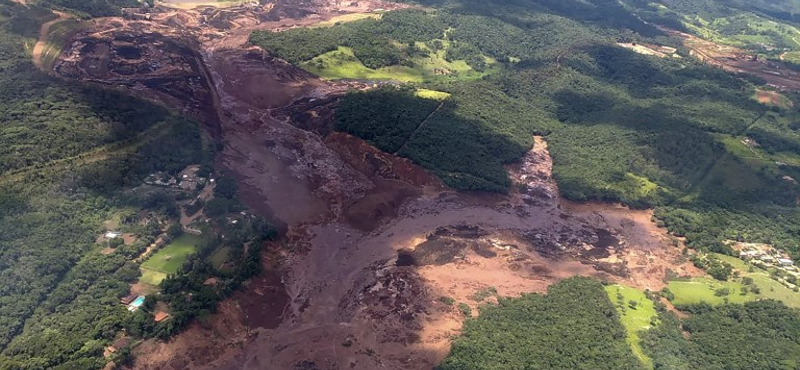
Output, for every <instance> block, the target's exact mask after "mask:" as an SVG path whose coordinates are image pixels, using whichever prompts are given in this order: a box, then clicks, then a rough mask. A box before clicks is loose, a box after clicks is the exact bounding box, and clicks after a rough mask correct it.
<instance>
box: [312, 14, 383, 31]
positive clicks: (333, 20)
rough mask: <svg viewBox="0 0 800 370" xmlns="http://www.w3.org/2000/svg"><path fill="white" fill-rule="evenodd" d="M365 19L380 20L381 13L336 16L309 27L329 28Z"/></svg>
mask: <svg viewBox="0 0 800 370" xmlns="http://www.w3.org/2000/svg"><path fill="white" fill-rule="evenodd" d="M367 18H373V19H380V18H381V13H350V14H342V15H337V16H335V17H333V18H331V19H328V20H327V21H322V22H319V23H317V24H314V25H312V26H311V27H312V28H313V27H331V26H335V25H337V24H339V23H347V22H353V21H357V20H361V19H367Z"/></svg>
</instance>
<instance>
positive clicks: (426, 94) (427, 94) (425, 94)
mask: <svg viewBox="0 0 800 370" xmlns="http://www.w3.org/2000/svg"><path fill="white" fill-rule="evenodd" d="M414 95H416V96H418V97H420V98H423V99H433V100H445V99H447V98H448V97H450V93H446V92H444V91H436V90H428V89H417V91H415V92H414Z"/></svg>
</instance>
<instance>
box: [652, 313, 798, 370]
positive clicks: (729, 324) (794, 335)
mask: <svg viewBox="0 0 800 370" xmlns="http://www.w3.org/2000/svg"><path fill="white" fill-rule="evenodd" d="M680 308H681V310H684V311H686V312H687V313H689V315H688V316H687V317H686V318H682V319H679V318H677V317H675V315H674V314H673V313H671V312H667V311H662V313H661V314H660V315H659V322H660V324H659V325H658V326H656V327H654V328H651V329H650V330H647V331H645V332H643V333H642V344H643V347H644V348H645V351H646V352H647V353H648V355H649V356H650V357H651V358H652V359H653V363H654V365H655V368H656V369H686V370H701V369H702V370H717V369H719V370H722V369H726V370H738V369H741V370H745V369H796V368H797V367H798V366H800V340H798V338H800V313H798V311H797V310H793V309H790V308H787V307H786V306H784V305H783V304H781V303H779V302H775V301H771V300H766V301H758V302H751V303H746V304H744V305H722V306H717V307H712V306H709V305H706V304H701V305H694V306H687V307H680Z"/></svg>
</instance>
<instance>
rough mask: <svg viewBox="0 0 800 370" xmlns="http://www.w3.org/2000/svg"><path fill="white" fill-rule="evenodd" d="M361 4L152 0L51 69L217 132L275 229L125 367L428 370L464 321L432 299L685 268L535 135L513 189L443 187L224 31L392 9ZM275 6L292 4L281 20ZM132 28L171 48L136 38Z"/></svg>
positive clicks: (333, 98) (328, 94)
mask: <svg viewBox="0 0 800 370" xmlns="http://www.w3.org/2000/svg"><path fill="white" fill-rule="evenodd" d="M359 4H360V5H352V3H351V4H349V5H344V7H338V8H337V6H338V5H334V4H328V3H326V2H318V3H317V2H298V3H297V4H295V3H293V2H291V1H286V2H279V3H276V4H274V6H271V7H265V8H264V9H261V10H254V9H253V8H252V7H247V8H242V9H241V10H237V9H238V8H228V9H226V10H225V12H226V17H227V18H226V19H231V22H229V23H226V27H228V25H229V24H234V25H238V26H236V27H234V29H230V30H229V29H222V28H219V27H217V26H214V24H211V23H208V22H205V21H204V20H207V19H214V18H215V14H214V13H213V11H212V10H193V11H185V10H174V9H170V10H165V9H160V10H158V9H157V11H156V12H155V13H154V15H153V16H152V19H151V20H149V21H131V20H127V19H117V18H113V19H107V20H104V21H100V22H98V23H97V24H96V25H95V27H96V29H91V30H87V31H85V32H82V33H80V34H78V35H76V36H75V40H74V42H73V44H72V45H73V46H72V48H68V50H67V51H66V52H65V53H64V54H63V55H62V57H61V60H60V62H58V63H57V64H56V65H57V70H56V72H60V73H61V74H62V76H63V77H69V78H76V79H82V80H87V81H91V82H95V83H106V84H109V85H113V86H122V88H125V89H127V91H130V92H131V93H132V94H138V95H140V96H145V97H148V98H151V99H156V100H159V101H161V102H162V103H164V104H167V105H170V106H173V107H176V108H178V109H181V110H183V111H184V112H187V113H188V114H191V115H193V116H195V117H197V118H198V119H200V120H201V121H202V122H204V124H205V127H206V129H207V130H208V131H209V133H211V135H212V136H214V137H215V138H216V139H218V140H219V141H220V142H221V143H222V148H223V149H222V151H221V153H220V154H219V156H218V165H219V167H220V168H221V169H222V170H223V171H224V172H226V173H227V174H228V175H230V176H234V177H235V178H236V179H237V180H238V181H239V183H240V189H241V197H242V201H243V202H244V203H245V204H246V205H248V206H249V207H251V208H252V209H254V210H256V211H258V212H260V213H262V214H264V215H265V216H267V217H269V218H271V219H272V220H274V221H275V222H276V223H278V224H280V225H281V226H282V228H283V230H284V231H285V238H284V239H283V240H281V241H279V242H277V243H273V244H270V245H269V246H268V248H266V249H267V250H268V253H267V254H266V255H265V258H264V265H265V268H266V270H267V271H268V272H267V273H265V274H264V275H263V276H261V277H259V278H256V279H253V280H252V281H251V282H250V283H249V284H248V285H247V288H246V289H245V290H244V291H242V292H239V293H237V294H235V295H234V296H233V297H232V298H231V299H229V300H228V301H226V302H224V303H223V304H222V305H221V306H220V310H219V311H220V312H219V313H218V314H216V315H214V316H213V317H212V318H211V319H208V320H204V321H203V322H202V323H195V324H193V325H192V326H191V327H190V328H189V329H188V330H187V331H186V332H184V333H182V334H180V335H178V336H177V337H176V338H174V339H173V340H171V341H170V342H169V343H162V342H155V341H149V342H146V343H144V344H142V345H141V346H139V347H137V350H136V354H137V360H136V362H135V364H134V366H133V368H141V369H183V368H193V369H204V368H208V369H211V368H216V369H265V368H270V369H272V368H274V369H309V370H312V369H344V368H354V369H376V368H396V369H430V368H432V367H433V366H434V365H435V364H437V363H438V362H439V361H441V359H442V358H444V356H445V355H446V354H447V352H448V350H449V346H450V341H451V338H452V336H453V335H454V334H458V332H459V330H460V328H461V324H462V322H463V319H464V318H463V316H462V315H461V314H460V313H459V312H457V311H456V309H455V308H454V307H452V306H448V305H446V304H444V303H442V302H441V301H440V300H439V298H440V297H450V298H453V299H454V300H455V301H457V302H464V303H467V304H469V305H471V306H472V307H473V308H477V306H478V305H479V304H483V303H485V302H478V301H476V300H474V299H472V298H471V297H473V296H474V295H475V293H476V292H479V291H485V290H486V289H488V288H490V287H492V288H494V289H493V290H494V291H496V294H498V295H502V296H515V295H519V294H521V293H524V292H542V291H544V290H545V289H546V287H547V286H549V285H550V284H552V283H553V282H555V281H558V280H559V279H563V278H566V277H570V276H574V275H585V276H594V277H597V278H600V279H606V280H611V281H619V282H624V283H627V284H630V285H633V286H636V287H640V288H643V289H644V288H649V289H660V288H661V286H663V282H662V279H663V277H664V276H665V274H666V272H667V270H672V271H674V272H676V273H677V274H679V275H693V274H697V273H698V272H697V271H695V270H693V268H692V267H691V266H690V265H689V264H687V263H686V262H685V261H684V260H682V258H681V256H680V250H679V249H678V248H676V247H673V246H672V245H671V243H670V240H669V237H668V236H667V235H666V234H665V232H664V231H663V230H661V229H658V228H656V227H655V226H654V225H653V223H652V222H651V221H650V217H651V213H650V212H648V211H632V210H629V209H627V208H624V207H620V206H615V205H607V204H573V203H569V202H565V201H563V200H561V199H560V198H559V195H558V187H557V184H556V183H555V181H554V180H553V179H552V177H551V173H552V161H551V159H550V156H549V153H548V150H547V143H546V141H544V140H543V139H542V138H536V140H535V146H534V148H533V149H532V150H531V151H530V152H529V153H528V154H527V155H526V156H525V157H524V158H523V159H522V160H521V161H520V163H519V164H517V165H514V166H510V167H509V168H508V171H509V176H510V178H511V179H512V180H513V182H514V183H515V187H514V191H512V193H511V194H508V195H502V196H501V195H476V194H461V193H458V192H454V191H452V190H449V189H446V188H445V187H443V186H442V185H441V183H440V182H439V181H438V180H437V179H436V178H435V177H433V176H431V175H429V174H428V173H427V172H426V171H425V170H424V169H422V168H419V167H418V166H416V165H414V164H413V163H411V162H409V161H408V160H405V159H403V158H398V157H395V156H393V155H390V154H387V153H382V152H380V151H378V150H377V149H375V148H373V147H371V146H369V145H368V144H367V143H365V142H363V141H361V140H359V139H357V138H354V137H350V136H348V135H344V134H341V133H332V132H331V131H332V130H331V122H332V116H333V114H334V112H335V107H336V102H337V99H338V97H339V96H341V95H342V94H343V93H345V92H346V91H347V90H348V89H350V88H361V87H362V86H360V85H359V84H356V83H346V82H330V81H323V80H320V79H318V78H316V77H314V76H312V75H309V74H308V73H306V72H304V71H302V70H299V69H296V68H294V67H292V66H291V65H289V64H287V63H286V62H284V61H281V60H276V59H273V58H270V57H269V56H266V55H264V54H263V53H261V51H260V50H258V49H254V48H252V47H248V46H247V45H242V44H241V43H234V42H232V41H230V40H231V38H232V39H235V40H239V39H240V38H241V35H243V34H246V33H247V31H248V30H249V28H247V27H250V26H242V25H248V24H252V25H254V26H252V27H262V28H263V27H265V25H267V24H268V23H267V22H265V21H263V20H264V19H279V20H277V21H274V22H275V24H274V26H275V27H278V28H280V27H283V28H287V27H290V26H291V25H292V24H293V22H295V23H296V24H300V25H305V24H309V23H311V19H314V20H324V19H327V18H330V17H331V16H333V15H335V14H341V13H343V12H344V13H346V12H348V11H355V10H353V9H356V8H353V9H350V8H347V7H353V6H358V7H365V6H372V7H374V8H384V9H387V8H389V7H391V6H392V5H390V4H381V3H379V2H375V1H372V2H363V3H361V2H360V3H359ZM292 7H294V8H292ZM334 8H335V9H334ZM270 9H271V10H270ZM275 9H280V12H278V13H276V10H275ZM291 9H294V10H296V11H294V10H293V11H289V10H291ZM358 9H360V8H358ZM358 9H356V10H358ZM209 12H212V13H209ZM259 12H261V13H259ZM289 13H291V14H298V15H297V17H296V18H292V17H288V18H281V15H282V14H289ZM231 27H233V26H231ZM237 27H238V28H237ZM154 31H156V32H154ZM142 35H147V37H149V38H150V39H152V40H156V41H157V42H159V43H162V44H163V45H174V47H170V48H155V47H149V46H147V45H142V44H141V43H138V42H137V41H136V40H138V39H139V36H142ZM87 45H93V46H92V47H88V46H87ZM100 46H102V47H100ZM90 67H91V68H90ZM493 299H495V298H493V297H488V298H487V301H488V302H491V301H492V300H493ZM474 312H477V310H474Z"/></svg>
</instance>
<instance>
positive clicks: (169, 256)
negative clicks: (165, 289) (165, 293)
mask: <svg viewBox="0 0 800 370" xmlns="http://www.w3.org/2000/svg"><path fill="white" fill-rule="evenodd" d="M201 241H202V239H201V237H200V236H197V235H192V234H183V235H181V236H179V237H178V238H176V239H175V240H174V241H172V243H170V244H168V245H166V246H164V247H163V248H161V249H160V250H159V251H158V252H156V253H155V254H153V255H152V256H150V258H148V259H147V260H146V261H144V262H143V263H142V266H141V270H142V277H141V279H140V281H141V282H144V283H147V284H151V285H158V283H160V282H161V280H164V278H165V277H166V276H167V274H174V273H176V272H178V269H179V268H180V267H181V265H182V264H183V261H185V260H186V257H187V256H189V255H190V254H192V253H194V252H195V250H197V245H198V244H200V242H201Z"/></svg>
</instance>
